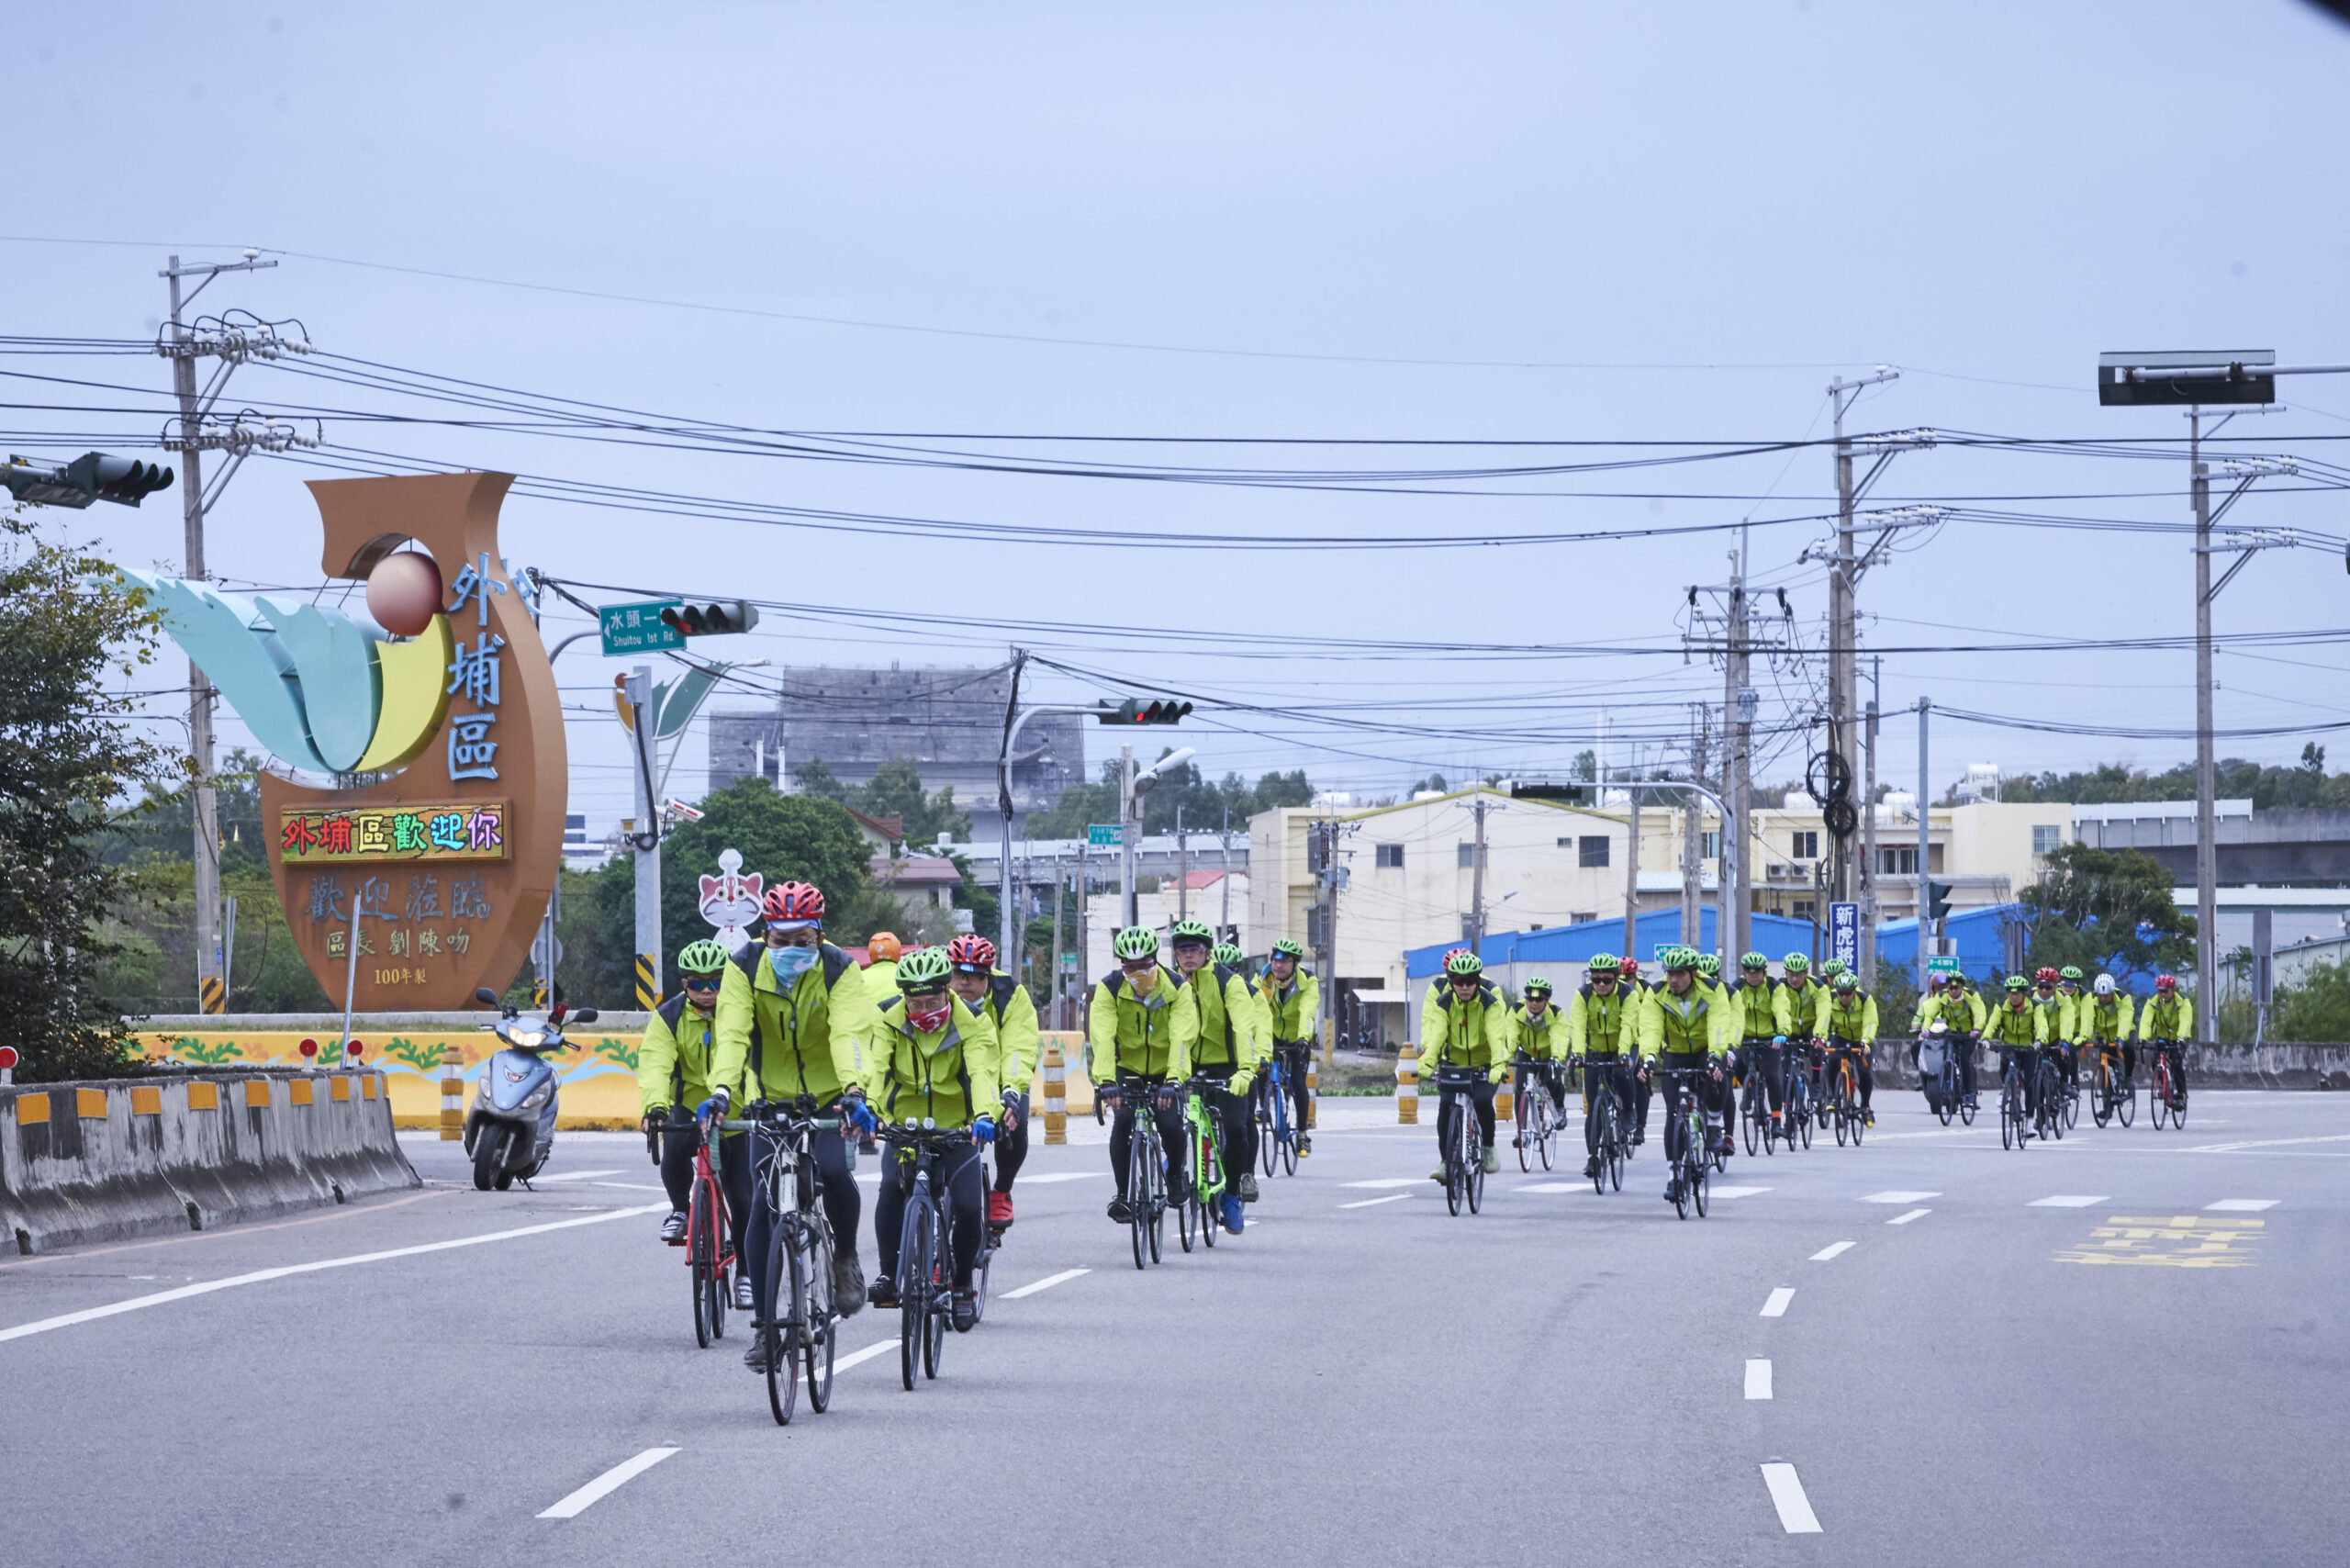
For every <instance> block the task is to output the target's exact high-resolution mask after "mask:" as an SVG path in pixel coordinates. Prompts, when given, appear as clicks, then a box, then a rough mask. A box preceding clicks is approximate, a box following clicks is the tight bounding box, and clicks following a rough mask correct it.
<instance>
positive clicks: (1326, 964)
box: [1321, 804, 1483, 1067]
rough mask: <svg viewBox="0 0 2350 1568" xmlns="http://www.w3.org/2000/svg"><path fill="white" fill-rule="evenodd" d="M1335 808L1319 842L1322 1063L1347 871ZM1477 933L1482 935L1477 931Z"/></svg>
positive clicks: (1331, 1054) (1334, 999) (1331, 1044)
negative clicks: (1340, 854)
mask: <svg viewBox="0 0 2350 1568" xmlns="http://www.w3.org/2000/svg"><path fill="white" fill-rule="evenodd" d="M1337 812H1338V808H1337V805H1335V804H1333V805H1332V806H1331V808H1330V820H1329V821H1328V822H1327V823H1324V824H1323V827H1322V831H1323V834H1324V835H1325V837H1324V840H1323V845H1322V908H1323V915H1322V944H1323V946H1322V952H1321V958H1322V1065H1323V1066H1324V1067H1328V1066H1330V1065H1331V1064H1332V1063H1333V1062H1334V1061H1335V1060H1337V1034H1338V890H1340V889H1341V888H1343V887H1345V886H1346V883H1347V878H1346V873H1345V872H1344V871H1343V870H1341V869H1340V868H1339V866H1338V815H1337ZM1479 935H1483V933H1482V932H1481V933H1479Z"/></svg>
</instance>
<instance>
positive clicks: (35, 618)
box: [0, 510, 170, 1082]
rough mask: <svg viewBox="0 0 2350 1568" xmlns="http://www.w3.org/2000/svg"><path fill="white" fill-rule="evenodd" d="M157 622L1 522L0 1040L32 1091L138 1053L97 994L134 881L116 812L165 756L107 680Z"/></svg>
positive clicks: (58, 546) (112, 1067)
mask: <svg viewBox="0 0 2350 1568" xmlns="http://www.w3.org/2000/svg"><path fill="white" fill-rule="evenodd" d="M157 640H158V639H157V633H156V630H155V620H154V616H153V615H152V613H151V611H149V610H147V608H146V606H145V603H144V600H143V599H141V597H140V595H139V594H138V593H137V592H136V591H134V590H132V589H130V588H127V587H125V586H124V585H123V583H122V581H121V579H120V578H119V577H116V576H115V575H114V570H113V567H112V566H111V565H110V564H109V563H107V562H106V561H104V560H102V559H99V558H98V557H96V556H95V555H91V554H85V553H84V551H83V550H81V549H80V548H78V547H76V546H74V545H72V544H69V543H60V542H57V541H53V540H50V539H45V538H43V537H41V535H40V534H39V532H37V530H36V529H35V528H34V526H33V525H32V524H31V523H30V522H29V521H27V520H26V518H25V516H24V514H23V512H22V511H21V510H13V511H10V512H9V513H7V514H6V516H5V517H0V1043H5V1044H6V1045H10V1046H13V1047H16V1048H17V1053H18V1056H19V1058H20V1060H19V1063H18V1067H17V1071H18V1073H19V1075H20V1076H21V1077H22V1078H23V1079H24V1080H25V1081H28V1082H38V1081H54V1080H58V1079H66V1078H80V1077H97V1076H108V1075H117V1074H121V1073H125V1072H129V1071H130V1070H134V1068H135V1066H136V1058H134V1057H133V1056H132V1055H131V1053H130V1050H129V1034H128V1032H127V1030H126V1029H125V1027H124V1025H123V1020H122V1015H121V1014H120V1012H119V1011H117V1009H116V1008H115V1007H113V1006H112V1005H111V1004H110V1003H109V1002H108V1000H107V998H106V995H105V993H104V991H103V990H102V988H101V986H100V984H99V970H100V967H101V966H102V965H104V964H105V963H106V962H107V961H108V960H109V959H111V958H115V957H116V956H117V954H118V953H119V951H120V949H121V946H122V942H121V939H120V937H119V935H117V934H116V932H115V931H114V929H113V928H112V927H111V925H110V915H111V913H112V912H113V910H114V907H115V906H116V905H117V903H118V902H121V901H122V900H123V899H124V898H125V897H126V896H127V894H128V893H129V885H128V884H129V876H128V873H127V872H125V871H124V870H123V869H122V868H120V867H118V866H112V865H109V864H107V862H106V833H107V830H108V828H109V827H110V826H111V825H112V824H113V822H114V819H115V815H116V812H117V803H118V802H120V801H123V800H124V799H125V798H126V797H127V796H129V795H130V794H131V793H132V792H133V791H134V790H138V789H139V788H140V786H142V785H144V784H146V783H148V782H150V781H153V780H157V779H160V778H162V777H164V776H165V774H166V772H167V771H168V769H169V766H170V759H169V757H168V756H167V755H166V754H165V753H164V752H163V750H162V747H160V746H159V745H156V744H155V743H154V742H152V741H150V740H147V739H144V738H142V737H141V736H140V735H139V734H136V733H135V732H134V731H133V730H132V728H131V727H130V726H129V724H128V723H126V722H124V721H125V720H126V719H127V718H129V716H130V714H131V713H132V711H133V707H132V703H131V701H130V700H129V699H127V698H122V697H117V696H114V695H112V694H110V693H109V692H108V690H107V689H106V688H107V684H108V677H109V676H110V675H120V676H122V677H125V678H129V677H134V676H136V675H137V674H138V672H139V671H140V669H141V668H143V667H144V666H147V665H148V664H150V663H151V662H152V660H153V659H154V656H155V650H156V644H157Z"/></svg>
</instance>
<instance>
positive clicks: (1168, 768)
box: [1118, 745, 1199, 925]
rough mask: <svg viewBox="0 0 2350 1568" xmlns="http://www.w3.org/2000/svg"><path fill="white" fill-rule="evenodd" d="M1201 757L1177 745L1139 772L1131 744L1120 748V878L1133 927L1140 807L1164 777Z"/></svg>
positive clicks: (1128, 922)
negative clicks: (1122, 882)
mask: <svg viewBox="0 0 2350 1568" xmlns="http://www.w3.org/2000/svg"><path fill="white" fill-rule="evenodd" d="M1198 755H1199V753H1198V752H1196V751H1194V750H1193V749H1192V747H1190V746H1178V747H1176V748H1175V749H1174V750H1173V751H1170V752H1169V753H1168V754H1167V755H1166V756H1162V757H1160V758H1159V759H1158V761H1157V762H1154V763H1152V764H1151V765H1150V766H1149V767H1146V768H1144V769H1142V770H1141V771H1140V772H1136V769H1135V748H1134V747H1133V746H1131V745H1123V746H1120V747H1119V748H1118V777H1119V778H1120V779H1121V780H1122V781H1123V783H1124V785H1125V788H1124V789H1122V790H1120V791H1119V801H1118V843H1119V846H1120V851H1119V858H1120V861H1121V865H1120V869H1119V876H1120V877H1121V878H1122V879H1123V880H1124V883H1125V898H1124V900H1123V902H1124V903H1125V915H1126V918H1125V924H1128V925H1132V924H1135V923H1136V918H1137V916H1136V913H1135V841H1136V839H1137V838H1139V837H1140V836H1141V829H1142V812H1141V811H1140V809H1139V808H1140V807H1141V805H1142V798H1143V797H1144V796H1145V795H1147V794H1149V793H1150V791H1151V790H1152V789H1154V788H1155V787H1156V786H1157V785H1158V780H1159V779H1160V778H1162V777H1164V776H1165V775H1166V774H1168V773H1170V772H1172V771H1173V770H1174V769H1176V768H1178V767H1182V766H1183V765H1184V764H1185V763H1187V762H1189V761H1191V760H1192V758H1193V757H1194V756H1198Z"/></svg>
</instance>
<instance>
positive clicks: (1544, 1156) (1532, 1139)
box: [1510, 1057, 1559, 1170]
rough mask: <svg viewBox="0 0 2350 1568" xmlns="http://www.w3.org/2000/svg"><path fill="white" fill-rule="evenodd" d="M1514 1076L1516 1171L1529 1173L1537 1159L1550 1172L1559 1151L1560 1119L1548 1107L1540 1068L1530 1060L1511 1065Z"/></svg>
mask: <svg viewBox="0 0 2350 1568" xmlns="http://www.w3.org/2000/svg"><path fill="white" fill-rule="evenodd" d="M1510 1066H1511V1068H1512V1069H1513V1070H1515V1071H1516V1074H1517V1107H1516V1109H1517V1168H1518V1169H1519V1170H1533V1169H1534V1161H1535V1160H1536V1159H1537V1158H1539V1159H1540V1160H1541V1161H1542V1169H1543V1170H1550V1162H1551V1161H1552V1160H1553V1159H1555V1158H1556V1157H1557V1155H1558V1148H1559V1115H1558V1112H1557V1110H1556V1109H1555V1108H1554V1107H1553V1106H1552V1105H1551V1103H1550V1084H1549V1083H1548V1082H1546V1081H1544V1080H1543V1077H1542V1064H1541V1063H1540V1062H1539V1061H1536V1060H1535V1059H1534V1058H1532V1057H1519V1058H1516V1060H1514V1061H1513V1062H1511V1063H1510Z"/></svg>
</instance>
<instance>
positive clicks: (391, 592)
mask: <svg viewBox="0 0 2350 1568" xmlns="http://www.w3.org/2000/svg"><path fill="white" fill-rule="evenodd" d="M440 610H441V568H440V567H438V566H434V565H433V564H432V557H431V556H430V555H423V554H417V553H416V552H415V551H412V550H407V551H402V552H401V553H399V554H397V555H386V556H385V557H384V558H383V559H382V560H380V561H378V562H376V563H375V570H374V571H372V572H370V573H368V574H367V613H368V614H369V615H371V616H373V617H375V624H376V625H378V626H381V627H382V628H383V629H384V630H385V631H386V632H389V633H391V634H392V635H393V636H395V637H413V636H416V635H417V634H418V633H421V632H422V631H423V630H424V629H425V628H426V627H428V626H430V625H431V624H432V618H433V616H435V615H437V614H439V613H440Z"/></svg>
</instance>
